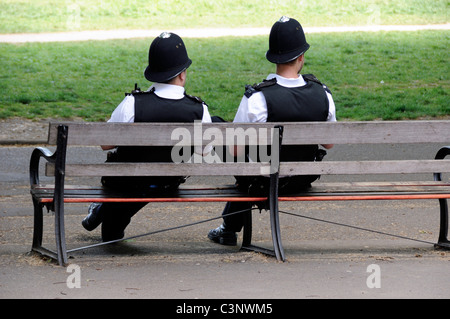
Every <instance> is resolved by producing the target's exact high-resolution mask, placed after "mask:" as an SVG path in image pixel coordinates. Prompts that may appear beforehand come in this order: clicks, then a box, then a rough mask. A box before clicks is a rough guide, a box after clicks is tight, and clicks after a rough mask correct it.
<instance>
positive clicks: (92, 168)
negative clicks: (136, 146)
mask: <svg viewBox="0 0 450 319" xmlns="http://www.w3.org/2000/svg"><path fill="white" fill-rule="evenodd" d="M269 173H270V164H267V163H265V164H264V163H211V164H207V165H202V164H190V163H183V164H175V163H102V164H66V167H65V175H66V176H212V175H214V176H230V175H239V176H245V175H249V176H260V175H266V174H269ZM45 174H46V175H47V176H54V174H55V165H54V164H53V163H46V172H45Z"/></svg>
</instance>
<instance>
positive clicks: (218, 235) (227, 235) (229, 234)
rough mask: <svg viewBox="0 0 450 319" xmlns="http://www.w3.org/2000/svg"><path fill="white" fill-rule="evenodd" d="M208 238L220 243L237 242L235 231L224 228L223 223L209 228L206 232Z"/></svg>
mask: <svg viewBox="0 0 450 319" xmlns="http://www.w3.org/2000/svg"><path fill="white" fill-rule="evenodd" d="M208 238H209V239H211V240H212V241H213V242H215V243H219V244H221V245H228V246H236V243H237V235H236V233H235V232H233V231H228V230H226V229H225V227H224V226H223V225H220V226H219V227H217V228H215V229H211V230H210V231H209V233H208Z"/></svg>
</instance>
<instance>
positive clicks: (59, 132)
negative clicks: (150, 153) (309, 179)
mask: <svg viewBox="0 0 450 319" xmlns="http://www.w3.org/2000/svg"><path fill="white" fill-rule="evenodd" d="M174 132H175V133H177V134H174ZM212 133H213V134H212ZM183 134H184V135H183ZM227 134H228V135H227ZM254 134H257V135H258V138H257V139H254V138H250V136H252V135H254ZM186 136H187V137H189V138H187V137H186ZM233 136H234V137H233ZM242 136H247V137H248V138H246V139H245V140H246V141H245V143H246V144H250V145H253V144H261V145H266V144H269V145H271V146H272V150H274V149H277V147H280V146H281V145H307V144H335V145H339V144H397V143H399V144H403V143H408V144H409V143H414V144H416V145H419V144H418V143H439V144H440V143H442V145H443V146H444V145H450V121H445V120H442V121H441V120H436V121H396V122H378V121H377V122H337V123H326V122H320V123H319V122H308V123H253V124H241V123H239V124H238V123H213V124H203V125H201V124H199V123H192V124H180V123H133V124H119V123H74V122H70V123H50V126H49V136H48V144H49V145H56V150H55V151H54V152H51V151H49V150H48V149H47V148H43V147H39V148H36V149H35V150H34V151H33V153H32V156H31V160H30V183H31V195H32V200H33V205H34V234H33V244H32V250H33V251H36V252H39V253H40V254H43V255H46V256H50V257H52V258H54V259H56V260H58V262H59V264H60V265H64V264H66V263H67V258H68V257H67V256H68V254H69V253H71V252H74V251H77V250H78V249H84V248H89V246H87V247H81V248H75V249H71V250H67V249H66V240H65V226H64V207H65V205H66V204H69V203H90V202H133V201H140V202H149V203H151V202H228V201H252V202H255V203H258V202H259V203H261V204H263V206H264V207H265V208H266V209H267V210H268V211H269V215H270V223H271V232H272V242H273V250H272V249H265V248H261V247H257V246H254V245H253V244H252V220H251V217H252V216H251V215H252V214H251V213H247V214H246V222H245V225H244V231H243V241H242V248H243V249H245V250H254V251H260V252H263V253H268V254H271V255H274V256H276V258H277V259H278V260H282V261H284V260H285V253H284V250H283V246H282V242H281V233H280V222H279V211H278V203H279V201H345V200H412V199H436V200H438V201H439V204H440V232H439V238H438V240H437V243H436V246H439V247H444V248H450V242H449V240H448V237H447V235H448V224H449V220H448V208H447V199H448V198H450V182H449V181H448V180H447V181H442V173H448V172H450V161H448V160H444V159H445V157H446V156H447V155H449V154H450V147H448V146H444V147H442V148H441V149H439V150H437V151H438V152H437V155H436V157H435V158H434V159H433V158H432V159H413V158H405V159H402V160H376V159H374V160H369V161H367V160H364V161H361V160H359V159H356V158H355V159H352V160H346V161H329V160H327V158H326V160H325V161H322V162H281V163H280V162H279V158H278V156H277V155H278V152H276V151H272V156H271V157H270V161H266V162H262V163H261V162H259V163H255V162H233V161H225V162H222V161H211V160H207V159H205V158H202V157H200V160H199V159H198V158H197V159H196V160H195V159H194V160H193V161H192V162H191V163H184V162H183V163H105V162H100V163H87V162H82V163H72V161H70V159H68V158H67V156H68V155H67V148H68V147H73V146H93V145H94V146H99V145H134V146H163V145H165V146H167V145H168V146H175V147H185V146H186V147H188V146H190V145H192V144H195V145H203V146H205V145H207V144H209V147H211V146H212V145H213V146H214V147H216V148H217V149H219V147H220V146H221V145H226V144H239V143H241V142H242V141H241V142H236V140H239V138H242ZM227 137H228V138H227ZM41 158H44V159H45V167H46V168H45V172H46V176H52V177H54V184H52V185H42V184H41V183H40V178H39V175H40V174H39V171H40V170H42V166H44V165H40V162H41ZM417 173H429V174H430V180H429V181H423V180H417V179H418V178H416V177H415V176H416V175H415V174H417ZM316 174H317V175H361V176H363V180H362V181H360V182H339V183H322V182H320V181H319V182H315V183H313V187H312V188H311V189H310V190H308V191H307V192H304V193H301V194H292V195H289V196H286V195H283V196H279V195H278V181H279V176H284V175H316ZM379 174H381V175H383V179H384V176H394V177H395V176H396V174H410V175H408V176H411V180H410V181H398V180H397V181H396V180H393V181H392V180H386V181H383V182H371V181H368V180H367V179H365V178H364V176H366V177H367V176H369V175H379ZM239 175H250V176H252V175H253V176H260V175H267V176H270V190H269V194H267V195H264V196H261V195H259V196H252V195H249V194H247V193H243V192H241V191H239V190H238V189H237V188H236V187H235V186H230V185H209V186H198V187H197V186H195V185H181V186H180V187H179V189H178V190H176V191H172V192H168V193H161V192H158V191H151V190H146V191H141V192H137V191H122V192H120V191H117V190H111V189H107V188H103V187H102V186H99V185H100V183H99V182H98V183H97V184H96V185H94V186H81V185H74V186H69V185H66V184H65V178H66V177H67V176H80V177H93V176H98V177H100V176H239ZM386 179H387V178H386ZM98 180H100V179H98ZM43 207H47V208H48V209H49V210H51V211H54V213H55V237H56V252H54V251H51V250H49V249H47V248H44V247H43V245H42V238H43ZM217 218H220V216H219V217H217ZM125 239H126V238H125Z"/></svg>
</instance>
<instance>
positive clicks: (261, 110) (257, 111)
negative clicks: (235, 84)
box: [233, 74, 336, 123]
mask: <svg viewBox="0 0 450 319" xmlns="http://www.w3.org/2000/svg"><path fill="white" fill-rule="evenodd" d="M273 78H276V79H277V84H279V85H281V86H284V87H287V88H295V87H301V86H304V85H306V82H305V80H304V79H303V77H302V76H299V77H298V78H296V79H290V78H285V77H282V76H280V75H278V74H269V76H267V80H271V79H273ZM326 94H327V97H328V101H329V109H328V118H327V121H328V122H336V106H335V105H334V101H333V97H332V95H331V94H330V93H328V92H326ZM267 114H268V112H267V103H266V98H265V97H264V94H263V93H262V92H255V93H253V94H252V96H250V97H249V98H247V97H246V96H245V95H244V97H243V98H242V100H241V103H240V104H239V108H238V110H237V112H236V115H235V117H234V121H233V122H236V123H255V122H267Z"/></svg>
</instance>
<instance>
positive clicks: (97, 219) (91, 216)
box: [81, 203, 103, 231]
mask: <svg viewBox="0 0 450 319" xmlns="http://www.w3.org/2000/svg"><path fill="white" fill-rule="evenodd" d="M101 205H102V204H100V203H92V204H91V205H90V206H89V209H88V212H89V213H88V215H87V216H86V217H85V218H84V219H83V220H82V221H81V225H83V227H84V228H85V229H86V230H88V231H92V230H94V229H96V228H97V226H98V225H100V224H101V222H102V221H103V215H102V214H101V213H100V212H99V208H100V206H101Z"/></svg>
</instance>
